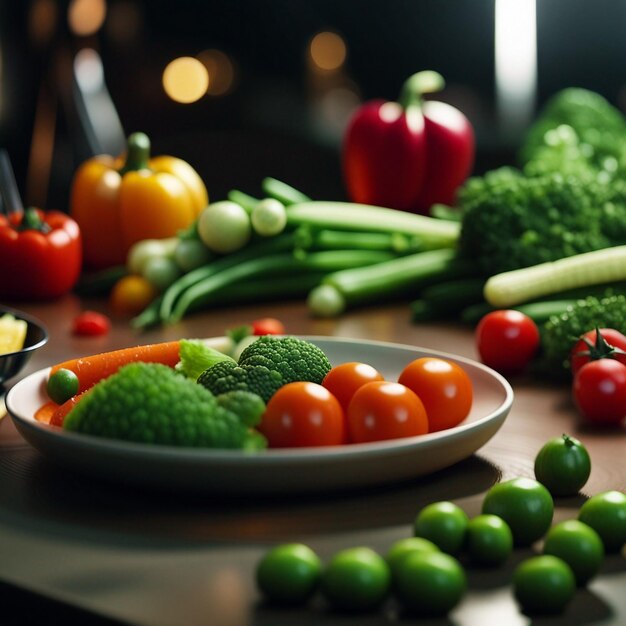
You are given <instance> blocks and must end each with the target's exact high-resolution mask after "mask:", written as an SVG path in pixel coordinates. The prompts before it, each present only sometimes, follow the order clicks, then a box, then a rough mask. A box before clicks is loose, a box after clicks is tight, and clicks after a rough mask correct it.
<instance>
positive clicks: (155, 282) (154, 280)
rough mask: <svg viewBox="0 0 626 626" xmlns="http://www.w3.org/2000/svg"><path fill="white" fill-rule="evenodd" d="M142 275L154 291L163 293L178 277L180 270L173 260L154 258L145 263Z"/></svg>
mask: <svg viewBox="0 0 626 626" xmlns="http://www.w3.org/2000/svg"><path fill="white" fill-rule="evenodd" d="M142 275H143V277H144V278H145V279H146V280H147V281H148V282H149V283H150V284H151V285H152V286H153V287H154V288H155V289H157V290H158V291H165V289H167V288H168V287H169V286H170V285H171V284H172V283H173V282H174V281H175V280H176V279H177V278H179V277H180V269H179V267H178V265H177V264H176V262H175V261H174V259H171V258H169V257H154V258H152V259H149V260H148V261H147V262H146V264H145V266H144V268H143V274H142Z"/></svg>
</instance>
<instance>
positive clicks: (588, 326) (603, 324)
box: [539, 295, 626, 377]
mask: <svg viewBox="0 0 626 626" xmlns="http://www.w3.org/2000/svg"><path fill="white" fill-rule="evenodd" d="M596 326H598V327H599V328H615V329H616V330H619V331H620V332H626V296H624V295H611V296H607V297H604V298H597V297H595V296H589V297H587V298H585V299H581V300H578V301H577V302H576V304H573V305H571V306H570V307H568V308H567V310H565V311H564V312H563V313H561V314H560V315H553V316H552V317H551V318H550V319H549V320H548V321H547V322H546V323H545V325H544V327H543V328H542V332H541V346H542V354H541V359H540V363H539V367H540V371H541V372H542V373H546V374H552V375H553V376H555V377H563V376H567V373H568V371H569V366H570V363H569V357H570V351H571V349H572V346H573V345H574V343H575V342H576V341H577V339H578V338H579V337H581V336H582V335H584V334H585V333H586V332H587V331H590V330H594V329H595V328H596Z"/></svg>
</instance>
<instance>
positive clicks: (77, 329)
mask: <svg viewBox="0 0 626 626" xmlns="http://www.w3.org/2000/svg"><path fill="white" fill-rule="evenodd" d="M110 330H111V320H110V319H109V318H108V317H107V316H106V315H103V314H102V313H98V312H97V311H83V312H82V313H80V314H79V315H77V316H76V317H75V318H74V324H73V326H72V333H73V334H74V335H79V336H84V337H95V336H98V335H106V334H107V333H108V332H109V331H110Z"/></svg>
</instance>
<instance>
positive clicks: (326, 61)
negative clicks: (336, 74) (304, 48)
mask: <svg viewBox="0 0 626 626" xmlns="http://www.w3.org/2000/svg"><path fill="white" fill-rule="evenodd" d="M346 54H347V50H346V44H345V42H344V40H343V38H342V37H341V36H340V35H338V34H337V33H331V32H330V31H322V32H320V33H317V35H315V36H314V37H313V38H312V39H311V42H310V44H309V55H310V59H311V61H312V63H313V67H314V68H316V69H318V70H322V71H326V72H333V71H336V70H338V69H339V68H340V67H341V66H342V65H343V64H344V62H345V60H346Z"/></svg>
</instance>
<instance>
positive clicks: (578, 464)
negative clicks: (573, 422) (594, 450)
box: [535, 435, 591, 496]
mask: <svg viewBox="0 0 626 626" xmlns="http://www.w3.org/2000/svg"><path fill="white" fill-rule="evenodd" d="M589 474H591V459H590V458H589V453H588V452H587V449H586V448H585V446H583V444H582V443H580V441H578V439H574V438H573V437H570V436H569V435H563V436H562V437H556V438H555V439H550V441H548V442H546V444H545V445H544V446H543V447H542V448H541V450H539V453H538V454H537V457H536V458H535V478H536V479H537V480H538V481H539V482H540V483H541V484H542V485H544V486H545V487H546V488H547V489H548V491H549V492H550V493H551V494H552V495H553V496H573V495H576V494H577V493H578V492H579V491H580V489H581V488H582V487H583V485H584V484H585V483H586V482H587V480H588V479H589Z"/></svg>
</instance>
